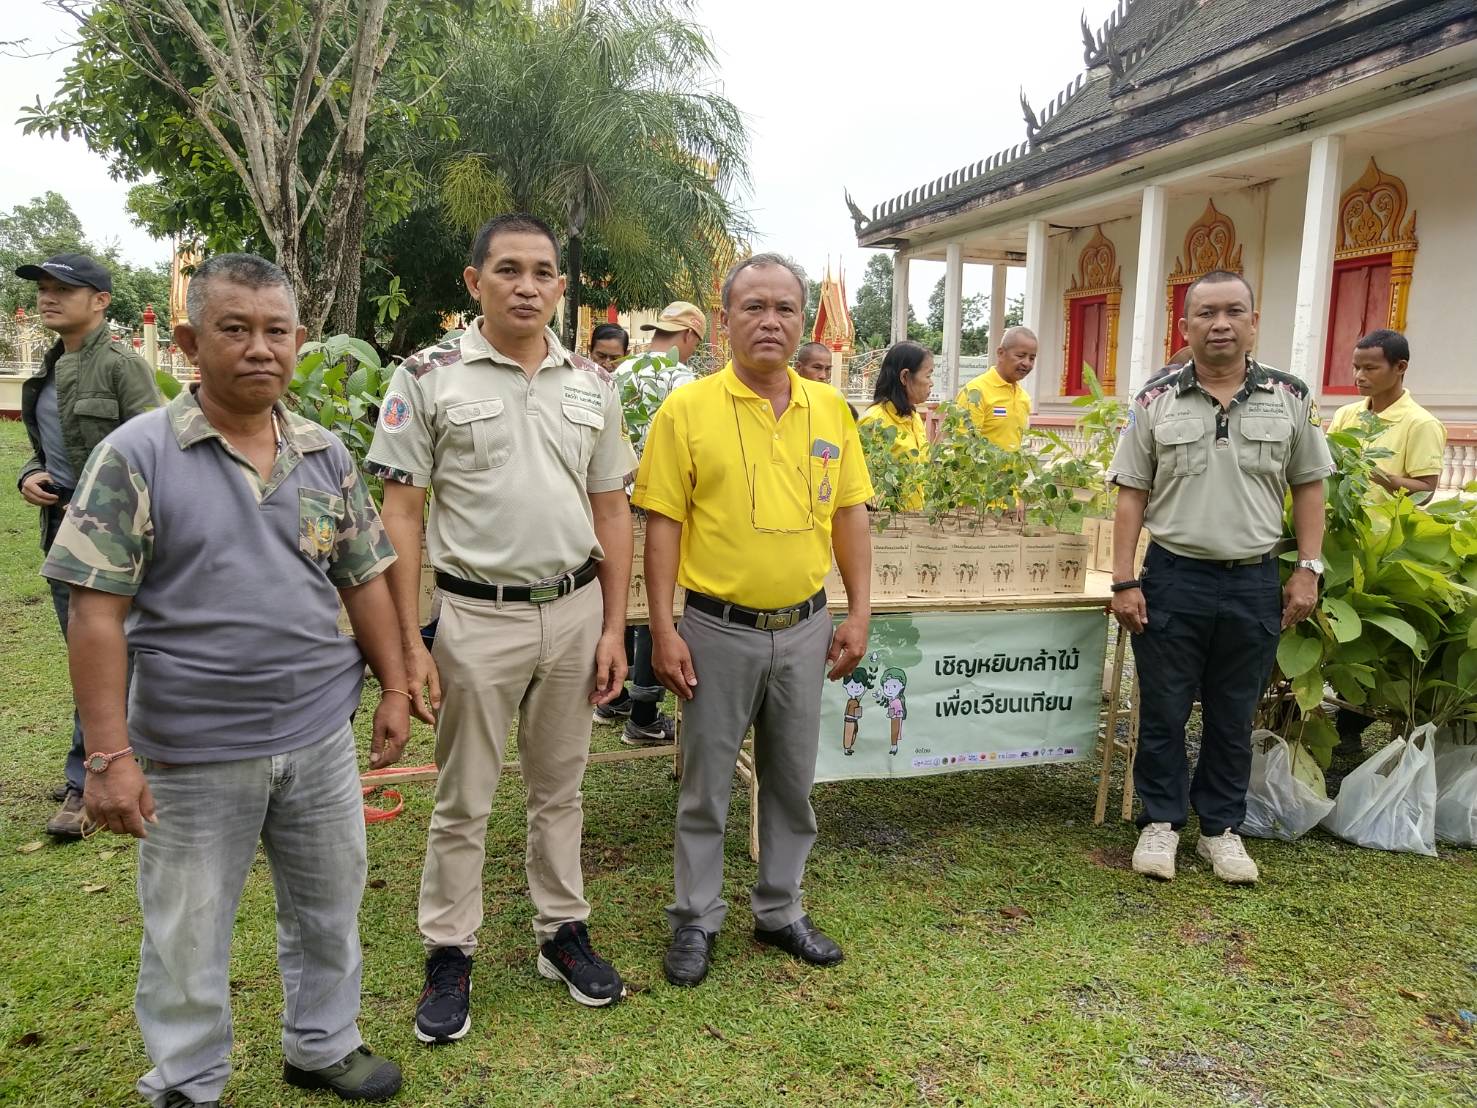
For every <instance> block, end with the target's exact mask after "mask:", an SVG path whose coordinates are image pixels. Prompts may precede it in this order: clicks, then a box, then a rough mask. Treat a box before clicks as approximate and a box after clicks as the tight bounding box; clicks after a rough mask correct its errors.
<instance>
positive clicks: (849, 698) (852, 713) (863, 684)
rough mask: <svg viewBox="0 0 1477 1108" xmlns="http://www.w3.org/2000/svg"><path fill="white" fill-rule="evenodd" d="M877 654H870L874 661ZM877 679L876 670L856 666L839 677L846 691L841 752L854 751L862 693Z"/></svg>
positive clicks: (859, 722)
mask: <svg viewBox="0 0 1477 1108" xmlns="http://www.w3.org/2000/svg"><path fill="white" fill-rule="evenodd" d="M876 659H877V655H876V654H873V655H872V660H873V661H874V662H875V661H876ZM876 679H877V670H876V669H875V668H868V667H867V666H857V667H856V669H854V670H852V671H851V672H850V673H848V674H847V675H846V676H845V677H843V678H842V679H841V688H842V689H843V690H845V692H846V710H845V711H844V712H843V713H842V716H841V752H842V753H843V754H847V755H850V754H854V753H856V750H855V748H856V733H857V730H858V728H860V727H861V723H862V694H863V693H864V692H866V691H867V690H868V689H870V688H871V687H872V684H873V683H874V682H875V681H876Z"/></svg>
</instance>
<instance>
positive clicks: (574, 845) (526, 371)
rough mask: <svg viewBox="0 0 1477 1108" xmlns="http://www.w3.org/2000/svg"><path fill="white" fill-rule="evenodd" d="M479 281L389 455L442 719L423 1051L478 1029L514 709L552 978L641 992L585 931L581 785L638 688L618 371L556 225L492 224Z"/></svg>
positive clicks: (435, 709) (402, 390) (404, 376)
mask: <svg viewBox="0 0 1477 1108" xmlns="http://www.w3.org/2000/svg"><path fill="white" fill-rule="evenodd" d="M464 277H465V280H466V283H467V289H468V291H469V292H471V294H472V295H473V297H474V298H476V299H477V301H478V302H479V304H480V305H481V308H482V313H483V314H482V315H481V316H480V317H479V318H478V319H477V320H476V322H475V323H473V324H472V326H471V327H469V328H468V329H467V331H466V332H465V333H464V334H462V335H461V336H460V337H459V338H457V339H453V340H448V341H447V342H443V343H441V344H440V345H438V346H434V347H431V348H429V349H427V350H423V351H421V352H420V353H418V354H416V355H414V356H412V357H411V358H409V359H407V360H406V361H405V363H404V364H402V365H401V366H400V367H399V368H398V369H397V370H396V371H395V376H394V379H393V380H392V381H391V383H390V388H389V391H388V393H387V394H386V396H385V400H384V404H383V406H382V409H381V412H380V421H379V427H378V428H377V430H376V431H375V437H374V443H373V445H372V446H371V447H370V451H369V459H368V469H369V470H370V472H372V473H375V474H378V475H379V476H381V477H383V478H384V481H385V506H384V513H383V514H384V520H385V526H386V529H387V531H388V532H389V534H390V538H391V539H392V541H393V542H394V544H395V548H396V550H397V552H398V553H399V555H400V559H401V561H400V562H399V563H397V566H398V567H399V572H398V574H393V573H392V576H391V586H392V588H393V591H394V593H395V603H396V609H397V613H398V615H399V618H400V626H401V633H402V638H403V639H404V642H405V649H406V670H407V673H408V675H409V681H410V688H411V692H412V694H413V698H414V699H413V706H414V710H415V712H416V715H417V716H418V717H419V718H421V719H423V720H425V721H427V722H434V723H435V724H436V764H437V766H438V767H439V768H440V774H439V776H438V777H437V782H436V809H435V812H434V814H433V815H432V817H431V825H430V828H429V830H428V832H427V837H426V863H425V870H424V872H423V874H422V877H421V895H420V911H419V926H420V931H421V935H422V937H423V939H424V942H425V946H426V951H427V955H428V957H427V961H426V987H425V990H424V992H423V993H422V995H421V999H420V1002H419V1005H418V1007H417V1011H416V1034H417V1036H418V1037H419V1038H420V1039H421V1040H422V1041H424V1042H447V1041H450V1040H453V1039H459V1038H461V1037H462V1036H463V1035H465V1034H466V1033H467V1030H468V1029H469V1028H470V1026H471V1017H470V1015H469V1009H468V1002H469V996H470V981H471V969H472V959H471V955H472V952H473V951H474V950H475V948H476V945H477V938H476V933H477V929H478V927H480V926H481V923H482V863H483V857H484V843H485V839H486V833H487V817H488V813H489V812H490V810H491V807H492V795H493V791H494V790H495V789H496V787H497V782H498V775H499V772H500V770H501V768H502V761H503V750H504V746H505V745H506V742H507V736H508V729H509V727H510V726H511V725H512V722H513V718H514V716H515V715H516V716H517V718H518V755H519V762H520V765H521V766H522V770H523V779H524V782H525V784H526V785H527V788H528V857H527V871H528V888H529V894H530V896H531V897H532V899H533V903H534V907H535V910H536V914H535V917H534V933H535V935H536V937H537V940H538V942H539V943H540V952H539V958H538V968H539V972H540V973H542V974H543V975H544V976H546V977H551V978H556V979H559V980H562V981H564V982H565V984H566V985H567V986H568V987H569V992H570V995H571V996H573V997H574V999H575V1000H577V1001H579V1002H580V1003H582V1004H586V1005H590V1006H600V1005H606V1004H611V1003H613V1002H615V1001H617V1000H619V999H620V996H621V988H622V986H621V979H620V976H619V975H618V974H617V973H616V972H615V969H614V968H613V967H612V966H610V964H609V963H607V962H605V961H604V960H603V959H602V958H600V957H599V955H597V954H596V953H595V952H594V950H593V949H592V948H591V946H590V942H589V935H588V932H587V931H586V927H585V919H586V918H587V917H588V915H589V911H590V909H589V905H588V904H587V903H586V902H585V899H584V893H583V878H582V875H581V871H580V839H581V830H582V826H583V815H582V811H581V804H580V782H581V779H582V778H583V776H584V769H585V761H586V758H587V756H588V754H589V747H590V723H591V720H590V705H591V703H596V704H599V703H604V702H606V701H608V700H610V699H612V698H613V697H614V696H615V695H616V694H617V692H619V690H620V687H621V682H622V681H623V680H624V679H625V672H626V661H625V648H624V643H623V635H624V631H625V623H626V611H625V608H626V586H627V581H628V578H629V576H630V569H631V513H630V510H629V508H628V507H627V504H626V495H625V482H626V478H627V476H628V475H629V474H630V473H631V472H632V471H633V470H634V468H635V465H636V456H635V453H634V451H633V450H632V449H631V445H630V442H629V441H628V439H627V438H626V433H625V428H624V426H623V424H622V420H621V406H620V400H619V397H618V395H617V393H616V390H615V386H614V384H613V383H612V381H611V377H610V374H609V373H607V372H606V371H605V370H603V369H601V368H600V367H599V366H597V365H595V364H594V363H592V362H588V361H586V360H585V359H583V358H578V357H576V356H575V355H573V354H571V353H569V352H568V351H566V350H565V349H564V348H563V346H561V345H560V343H559V340H558V339H557V338H556V337H555V335H554V333H553V332H552V331H551V330H549V329H548V323H549V321H550V319H551V318H552V317H553V314H554V308H555V305H556V304H557V303H558V301H559V298H560V296H561V295H562V293H563V290H564V278H563V277H561V276H560V275H559V250H558V243H557V241H556V240H555V238H554V235H553V232H552V231H550V229H549V228H548V226H547V225H545V224H544V223H543V222H541V221H540V220H538V219H536V218H534V217H533V216H529V215H522V214H518V215H507V216H499V217H498V218H496V219H494V220H492V221H491V222H489V223H488V224H487V225H486V226H484V227H483V228H482V229H481V231H479V232H478V234H477V238H476V240H475V242H474V245H473V248H472V264H471V265H470V266H468V267H467V269H466V271H465V273H464ZM428 488H429V489H431V490H432V491H434V493H435V496H434V497H433V498H432V499H431V507H430V520H429V524H428V525H427V528H426V548H427V552H428V553H429V555H430V561H431V565H432V566H433V567H434V568H435V570H436V583H437V586H438V587H439V588H440V589H441V592H442V597H443V600H442V608H441V617H440V622H439V625H438V627H437V633H436V644H435V653H434V658H433V656H432V655H430V654H428V653H427V651H426V649H425V647H424V646H423V645H422V643H421V640H420V631H419V628H418V627H417V621H416V616H417V591H418V583H419V572H418V563H419V561H420V557H419V555H420V542H421V520H422V518H423V512H424V509H425V500H426V490H427V489H428ZM407 567H408V568H407ZM597 582H598V584H597ZM423 686H426V687H428V691H429V698H430V703H429V705H428V704H427V703H426V702H425V700H424V699H423Z"/></svg>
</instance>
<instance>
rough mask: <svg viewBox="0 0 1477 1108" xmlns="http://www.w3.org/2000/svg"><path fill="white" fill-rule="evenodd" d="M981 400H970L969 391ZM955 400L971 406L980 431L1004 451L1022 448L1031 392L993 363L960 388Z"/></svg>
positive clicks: (965, 405) (957, 402)
mask: <svg viewBox="0 0 1477 1108" xmlns="http://www.w3.org/2000/svg"><path fill="white" fill-rule="evenodd" d="M972 392H973V393H976V394H977V396H978V399H971V398H970V395H969V394H970V393H972ZM954 402H955V403H956V404H960V405H962V406H963V407H965V408H967V409H969V417H970V418H971V419H972V420H974V425H975V427H977V428H978V429H979V432H980V434H982V435H984V436H985V438H987V439H989V440H990V441H991V442H993V443H994V444H995V445H996V446H998V447H1000V448H1001V449H1002V450H1019V449H1020V448H1021V438H1022V436H1024V435H1025V433H1026V428H1027V427H1028V426H1029V425H1030V423H1031V394H1030V393H1028V392H1027V391H1026V390H1025V389H1023V388H1021V386H1020V385H1019V384H1016V383H1012V382H1008V381H1006V380H1005V379H1004V378H1003V377H1001V376H1000V371H999V370H997V369H996V368H995V367H994V366H991V367H990V368H989V369H987V370H985V372H983V373H981V374H980V375H979V376H978V377H976V378H975V379H974V380H972V381H970V382H969V384H967V385H965V386H964V387H963V388H962V389H960V390H959V395H958V396H957V397H955V400H954Z"/></svg>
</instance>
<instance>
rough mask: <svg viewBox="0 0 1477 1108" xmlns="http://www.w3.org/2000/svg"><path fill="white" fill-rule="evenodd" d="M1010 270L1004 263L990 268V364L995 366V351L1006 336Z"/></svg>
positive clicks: (997, 263)
mask: <svg viewBox="0 0 1477 1108" xmlns="http://www.w3.org/2000/svg"><path fill="white" fill-rule="evenodd" d="M1009 274H1010V268H1009V267H1008V266H1007V265H1006V264H1005V263H1004V262H996V263H995V264H994V265H992V266H991V267H990V349H989V351H988V353H989V359H988V361H989V364H990V365H994V364H995V351H996V350H998V349H999V348H1000V336H1001V335H1003V334H1005V307H1006V302H1005V296H1006V294H1005V278H1006V277H1007V276H1008V275H1009Z"/></svg>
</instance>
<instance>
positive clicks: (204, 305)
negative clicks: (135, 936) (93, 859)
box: [43, 254, 410, 1108]
mask: <svg viewBox="0 0 1477 1108" xmlns="http://www.w3.org/2000/svg"><path fill="white" fill-rule="evenodd" d="M188 314H189V324H188V325H187V326H182V327H181V328H179V329H178V331H177V332H176V333H177V336H178V339H179V343H180V345H181V346H182V347H183V348H184V350H185V353H186V354H188V355H189V356H190V358H191V360H192V361H194V362H195V364H196V365H197V366H199V368H200V384H199V386H198V387H196V388H192V389H190V390H187V391H185V392H182V393H180V395H179V396H177V397H176V398H175V399H174V400H172V401H171V402H170V403H169V405H168V406H167V407H166V408H165V409H163V410H160V411H155V412H150V413H148V414H147V415H145V416H142V417H140V418H138V419H135V420H132V421H130V422H129V423H127V424H125V425H124V426H123V427H120V428H119V429H118V430H117V431H115V432H113V433H112V434H110V435H109V436H108V437H107V438H105V439H104V440H103V441H102V443H101V444H100V445H99V446H98V448H97V450H96V451H95V452H94V453H93V455H92V458H91V460H90V461H89V462H88V463H87V466H86V468H85V469H84V470H83V471H82V473H81V479H80V481H79V483H78V486H77V494H76V496H74V497H73V499H72V502H71V505H70V507H69V508H68V510H67V515H66V519H65V520H64V521H63V523H62V526H61V530H60V532H59V533H58V535H57V538H56V542H55V543H54V544H53V546H52V549H51V553H50V555H49V557H48V558H47V560H46V566H45V569H44V571H43V572H44V573H45V574H46V576H47V577H49V578H50V579H51V580H53V581H58V582H61V583H63V584H65V585H67V586H70V587H71V590H72V596H71V604H72V620H71V634H70V636H69V640H68V645H69V648H70V651H71V661H72V676H73V685H74V688H75V692H76V696H77V704H78V708H79V710H80V711H81V714H82V721H83V725H84V728H85V734H86V737H87V750H88V757H87V759H86V768H87V771H88V772H87V784H86V791H85V794H84V799H85V802H86V805H87V811H88V814H89V815H90V816H91V817H92V818H93V819H95V820H96V821H97V822H98V823H99V824H102V825H104V826H106V827H107V828H108V829H109V830H111V831H114V832H117V833H120V834H128V835H133V836H136V837H137V838H138V839H140V840H141V841H140V843H139V858H138V896H139V905H140V907H141V908H142V914H143V930H144V938H143V948H142V950H141V952H140V955H139V975H138V990H137V994H136V997H135V1003H134V1009H135V1012H136V1013H137V1015H138V1023H139V1029H140V1031H141V1032H142V1033H143V1037H144V1045H145V1047H146V1049H147V1050H148V1054H149V1058H150V1060H151V1061H152V1062H153V1063H154V1068H153V1069H152V1070H150V1071H149V1072H148V1073H147V1074H146V1075H145V1076H144V1077H143V1078H142V1080H140V1081H139V1083H138V1091H139V1093H140V1094H142V1095H143V1096H144V1097H145V1098H146V1099H147V1100H148V1101H149V1102H150V1103H152V1104H154V1105H156V1106H157V1105H163V1106H165V1108H178V1106H183V1105H190V1104H217V1103H218V1102H219V1098H220V1095H221V1090H222V1088H223V1086H224V1085H225V1083H226V1078H227V1077H228V1075H229V1073H230V1063H229V1060H228V1059H229V1054H230V1049H231V1017H230V1006H231V992H230V982H229V973H228V971H229V964H230V953H231V932H232V928H233V924H234V921H235V915H236V908H237V905H238V904H239V902H240V899H241V891H242V888H243V886H244V884H245V882H246V875H247V873H248V872H249V871H250V869H251V866H252V863H253V861H254V859H255V857H256V849H257V845H258V843H260V844H261V845H262V846H263V847H264V848H265V850H266V855H267V860H268V862H269V863H270V865H271V869H272V878H273V882H274V884H275V887H276V893H277V937H278V963H279V965H280V967H281V970H282V981H283V989H284V992H285V994H286V996H285V1001H286V1005H285V1008H284V1012H283V1019H282V1026H283V1031H282V1048H283V1053H284V1054H285V1056H286V1061H285V1063H284V1066H283V1077H284V1079H285V1080H286V1081H287V1082H288V1083H289V1084H292V1085H297V1086H300V1087H303V1088H331V1089H333V1090H334V1091H335V1092H337V1093H338V1094H339V1095H340V1096H341V1097H344V1098H345V1099H350V1100H383V1099H387V1098H388V1097H390V1096H392V1095H394V1093H395V1092H396V1091H397V1090H398V1089H399V1088H400V1080H401V1079H400V1071H399V1069H398V1068H397V1067H396V1066H395V1064H394V1063H393V1062H389V1061H386V1060H384V1059H382V1058H377V1057H375V1056H374V1055H372V1054H370V1052H369V1050H368V1048H367V1047H365V1046H364V1045H363V1040H362V1039H361V1038H360V1036H359V1029H358V1026H357V1023H356V1020H357V1016H358V1013H359V978H360V970H361V965H362V959H361V957H360V950H359V937H358V930H357V918H358V914H359V900H360V896H361V895H362V893H363V889H364V874H365V842H364V817H363V811H362V802H361V796H360V790H359V778H358V772H357V766H356V762H357V758H356V753H355V744H354V733H353V730H352V728H351V726H350V720H351V718H352V715H353V713H354V712H355V711H356V710H357V709H358V707H359V698H360V686H361V684H362V682H363V672H364V663H365V661H366V660H367V661H368V662H369V665H370V667H371V668H372V669H373V670H374V673H375V676H376V677H378V678H379V681H380V685H381V688H380V692H381V695H382V699H381V700H380V703H379V706H378V708H377V709H376V711H375V713H374V722H373V734H374V738H373V743H372V746H371V759H370V760H371V763H372V764H374V765H378V766H383V765H388V764H390V763H391V762H393V761H394V760H395V759H396V758H398V757H399V755H400V751H401V748H402V747H403V746H404V744H405V740H406V737H407V735H408V732H409V726H410V722H409V707H410V696H409V693H408V691H407V687H406V681H405V668H404V658H403V656H402V654H401V650H400V643H399V636H398V635H397V633H396V631H397V627H396V622H395V613H394V606H393V604H392V602H391V600H390V593H389V589H388V587H387V586H386V583H385V580H384V578H383V577H382V576H381V575H382V574H383V572H384V570H385V568H386V567H387V566H389V565H390V563H391V562H393V561H394V560H395V552H394V550H393V548H392V547H391V546H390V544H389V542H388V540H387V539H386V537H385V533H384V528H383V526H382V524H381V523H380V519H379V516H378V513H377V512H376V511H375V508H374V504H373V502H372V501H371V500H370V498H369V494H368V491H367V490H366V489H365V486H364V482H363V481H362V479H361V478H360V477H359V475H358V473H357V471H356V468H355V465H354V460H353V458H352V457H351V456H350V454H349V452H348V451H347V450H346V449H345V448H344V446H343V444H342V443H340V442H339V440H338V439H337V438H336V437H335V436H334V435H333V434H332V433H330V432H328V431H326V430H325V429H323V428H322V427H319V426H317V425H316V424H313V423H309V422H308V421H307V420H305V419H302V418H300V417H298V416H296V415H294V414H292V413H291V412H289V411H288V410H287V409H286V408H285V407H283V405H282V404H281V403H280V397H281V396H282V394H283V392H284V391H285V390H286V388H287V385H288V382H289V381H290V380H291V379H292V373H293V368H294V363H295V360H296V351H297V348H298V346H299V345H300V343H301V342H302V339H303V329H302V327H300V326H298V324H297V308H296V304H295V302H294V300H293V296H292V290H291V288H290V287H289V285H288V283H287V278H286V276H285V275H284V274H283V272H282V271H281V270H280V269H278V268H277V267H276V266H275V265H273V264H272V263H270V262H267V261H264V260H263V259H261V258H257V257H254V256H252V255H247V254H225V255H221V256H220V257H216V258H212V259H210V260H208V261H207V262H205V263H204V264H203V265H201V266H200V267H199V269H197V270H196V271H195V275H194V277H193V279H192V281H191V283H190V291H189V302H188ZM340 600H342V602H343V606H344V608H346V609H347V610H348V614H349V620H350V622H351V623H352V624H353V628H354V635H355V638H353V639H350V638H347V637H344V636H342V635H340V634H339V631H338V616H339V602H340ZM130 656H131V658H132V662H133V667H134V673H133V681H132V685H131V688H130V687H129V685H128V682H127V679H126V674H127V672H128V665H129V657H130ZM125 702H126V703H125ZM130 754H132V755H133V757H129V755H130ZM99 957H109V955H106V954H100V955H99ZM105 1099H109V1100H110V1101H111V1100H114V1099H116V1098H112V1097H109V1098H105Z"/></svg>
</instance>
